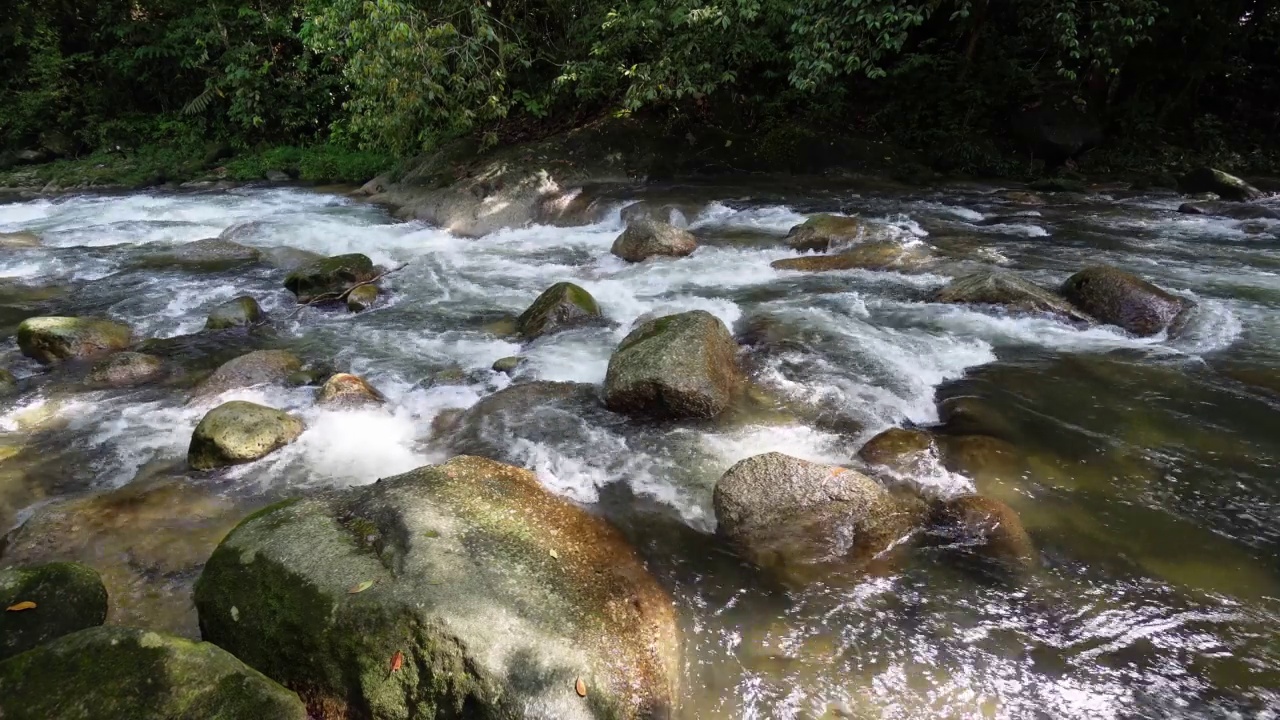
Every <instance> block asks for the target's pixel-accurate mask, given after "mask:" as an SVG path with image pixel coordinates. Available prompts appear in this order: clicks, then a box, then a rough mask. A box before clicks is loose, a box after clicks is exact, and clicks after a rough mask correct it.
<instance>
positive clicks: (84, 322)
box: [18, 317, 133, 365]
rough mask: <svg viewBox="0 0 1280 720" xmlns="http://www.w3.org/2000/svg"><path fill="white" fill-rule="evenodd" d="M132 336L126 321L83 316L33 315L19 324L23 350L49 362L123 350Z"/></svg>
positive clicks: (47, 363) (45, 362)
mask: <svg viewBox="0 0 1280 720" xmlns="http://www.w3.org/2000/svg"><path fill="white" fill-rule="evenodd" d="M132 340H133V331H132V330H130V329H129V326H128V325H123V324H121V323H116V322H111V321H110V320H101V319H98V318H82V317H33V318H28V319H26V320H24V321H22V324H21V325H19V326H18V347H19V348H21V349H22V354H23V355H26V356H27V357H29V358H34V359H35V360H37V361H38V362H40V363H42V364H45V365H49V364H52V363H55V362H58V361H59V360H69V359H79V358H87V357H93V356H95V355H103V354H106V353H109V352H113V351H116V350H123V349H125V348H126V347H128V346H129V343H130V342H132Z"/></svg>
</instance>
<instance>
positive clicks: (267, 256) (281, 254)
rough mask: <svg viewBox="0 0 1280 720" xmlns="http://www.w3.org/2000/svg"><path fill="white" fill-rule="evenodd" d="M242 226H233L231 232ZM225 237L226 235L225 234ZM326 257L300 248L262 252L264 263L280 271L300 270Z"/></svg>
mask: <svg viewBox="0 0 1280 720" xmlns="http://www.w3.org/2000/svg"><path fill="white" fill-rule="evenodd" d="M237 227H240V226H232V227H231V228H230V229H229V230H228V232H230V230H234V229H235V228H237ZM223 235H226V233H225V232H224V233H223ZM323 259H324V256H323V255H321V254H320V253H314V252H311V251H310V250H302V249H300V248H295V247H288V246H281V247H269V248H264V249H263V250H262V262H264V263H266V264H268V265H270V266H271V267H273V268H276V269H279V270H286V271H288V272H293V271H294V270H297V269H299V268H303V267H306V266H307V265H310V264H312V263H314V262H316V261H318V260H323Z"/></svg>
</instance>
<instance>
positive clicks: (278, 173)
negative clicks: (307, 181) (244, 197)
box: [262, 170, 293, 183]
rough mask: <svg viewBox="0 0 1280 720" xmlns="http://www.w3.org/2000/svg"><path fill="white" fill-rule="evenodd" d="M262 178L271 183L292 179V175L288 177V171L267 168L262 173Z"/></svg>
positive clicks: (285, 181)
mask: <svg viewBox="0 0 1280 720" xmlns="http://www.w3.org/2000/svg"><path fill="white" fill-rule="evenodd" d="M262 178H263V179H264V180H266V181H267V182H273V183H287V182H289V181H290V180H293V178H292V177H289V173H287V172H285V171H283V170H268V171H266V172H265V173H263V174H262Z"/></svg>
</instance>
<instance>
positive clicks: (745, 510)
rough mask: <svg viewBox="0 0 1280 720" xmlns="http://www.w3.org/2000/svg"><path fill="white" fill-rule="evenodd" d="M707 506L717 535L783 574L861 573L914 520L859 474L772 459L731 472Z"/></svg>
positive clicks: (766, 457)
mask: <svg viewBox="0 0 1280 720" xmlns="http://www.w3.org/2000/svg"><path fill="white" fill-rule="evenodd" d="M712 503H713V506H714V508H715V514H716V523H717V532H719V533H720V534H721V535H723V536H725V537H726V538H728V539H729V540H731V541H732V542H734V543H735V544H736V545H737V546H738V547H739V548H741V550H742V551H743V553H744V555H745V556H746V557H747V559H749V560H751V561H752V562H753V563H755V564H756V565H759V566H760V567H763V568H768V569H774V570H780V571H784V572H787V573H788V574H795V573H796V572H797V571H800V572H803V571H804V570H805V569H806V567H807V566H809V567H812V566H832V565H833V566H840V567H844V568H852V569H858V568H862V567H865V566H866V565H868V564H869V563H870V562H871V561H872V560H873V559H874V558H875V556H876V555H878V554H879V553H881V552H883V551H884V550H886V549H887V548H888V547H890V545H892V544H893V543H894V542H895V541H896V540H898V539H899V538H901V537H902V536H903V535H904V534H905V533H906V532H908V531H909V529H910V527H911V526H912V524H913V522H914V519H915V518H914V515H913V513H911V512H909V511H908V510H907V509H906V507H905V506H904V505H903V504H900V503H899V502H898V501H897V500H895V499H894V497H893V496H892V495H890V494H889V492H888V491H887V490H885V488H883V487H881V485H880V484H879V483H877V482H876V481H875V480H872V479H871V478H869V477H867V476H866V475H863V474H862V473H859V472H856V471H854V470H849V469H846V468H841V467H834V466H830V465H820V464H818V463H813V462H809V461H806V460H801V459H799V458H794V457H791V456H790V455H783V454H782V453H776V452H774V453H767V454H764V455H756V456H755V457H751V458H747V459H746V460H743V461H742V462H739V463H738V464H736V465H734V466H733V467H732V468H730V469H729V471H728V472H726V473H725V474H724V476H723V477H721V478H720V480H719V482H717V483H716V487H715V492H714V494H713V496H712Z"/></svg>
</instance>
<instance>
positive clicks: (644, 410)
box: [605, 310, 745, 419]
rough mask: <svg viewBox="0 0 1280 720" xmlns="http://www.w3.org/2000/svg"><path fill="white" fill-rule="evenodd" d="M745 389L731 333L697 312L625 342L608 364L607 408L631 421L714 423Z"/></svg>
mask: <svg viewBox="0 0 1280 720" xmlns="http://www.w3.org/2000/svg"><path fill="white" fill-rule="evenodd" d="M744 385H745V377H744V375H743V372H742V368H741V366H740V365H739V363H738V345H737V343H735V342H734V341H733V336H732V335H730V334H729V329H728V328H726V327H725V325H724V323H723V322H720V319H719V318H717V317H716V316H714V315H712V314H711V313H709V312H706V311H704V310H694V311H692V312H687V313H681V314H679V315H668V316H666V317H661V318H657V319H655V320H650V321H649V322H646V323H644V324H643V325H641V326H640V327H638V328H636V329H635V330H632V331H631V333H630V334H629V335H627V337H626V338H625V339H623V341H622V344H620V345H619V346H618V349H617V350H616V351H614V353H613V357H611V358H609V370H608V373H607V374H606V376H605V403H606V404H607V405H608V406H609V409H611V410H614V411H616V412H621V413H624V414H627V415H642V416H650V417H658V418H672V419H679V418H700V419H709V418H713V417H716V416H717V415H719V414H720V413H722V412H724V411H725V410H726V409H727V408H728V407H729V405H730V403H732V402H733V400H734V399H735V398H736V397H737V395H738V394H739V393H740V392H741V390H742V388H743V386H744Z"/></svg>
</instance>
